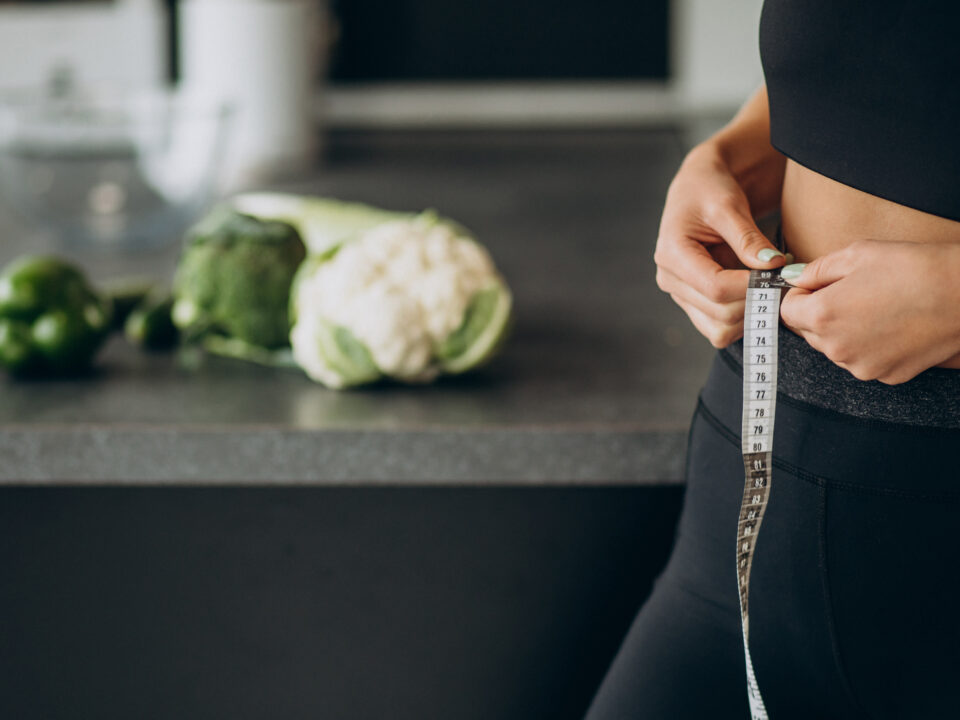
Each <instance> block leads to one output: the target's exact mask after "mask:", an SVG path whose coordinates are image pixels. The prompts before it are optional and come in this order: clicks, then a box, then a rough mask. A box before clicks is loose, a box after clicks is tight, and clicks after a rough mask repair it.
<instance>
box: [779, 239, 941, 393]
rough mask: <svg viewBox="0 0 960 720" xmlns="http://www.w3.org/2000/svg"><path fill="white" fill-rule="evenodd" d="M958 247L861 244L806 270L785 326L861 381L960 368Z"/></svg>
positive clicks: (898, 379) (786, 310) (787, 302)
mask: <svg viewBox="0 0 960 720" xmlns="http://www.w3.org/2000/svg"><path fill="white" fill-rule="evenodd" d="M958 277H960V243H908V242H888V241H881V240H860V241H858V242H855V243H853V244H852V245H849V246H847V247H845V248H843V249H842V250H838V251H836V252H832V253H829V254H827V255H824V256H822V257H820V258H817V259H816V260H814V261H813V262H811V263H809V264H807V265H806V267H805V268H804V269H803V272H802V273H801V275H800V276H799V277H798V278H796V279H795V280H791V281H790V282H791V283H792V284H793V285H795V286H796V288H795V289H793V290H790V291H789V292H788V293H787V294H786V297H785V298H784V300H783V304H782V305H781V307H780V312H781V315H782V316H783V320H784V322H785V323H786V325H787V326H788V327H790V328H791V329H792V330H793V331H794V332H796V333H799V334H800V335H802V336H803V337H804V338H805V339H806V341H807V342H808V343H810V345H812V346H813V347H814V348H816V349H817V350H819V351H820V352H822V353H823V354H824V355H826V356H827V357H828V358H830V360H832V361H833V362H835V363H836V364H837V365H839V366H840V367H842V368H846V369H847V370H849V371H850V372H851V373H852V374H853V375H854V376H855V377H857V378H859V379H860V380H880V381H881V382H884V383H887V384H891V385H892V384H897V383H902V382H906V381H907V380H909V379H911V378H912V377H914V376H915V375H917V374H919V373H921V372H923V371H924V370H926V369H927V368H930V367H933V366H935V365H943V366H945V367H960V357H958V355H960V282H958V281H957V278H958Z"/></svg>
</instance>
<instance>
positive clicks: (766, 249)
mask: <svg viewBox="0 0 960 720" xmlns="http://www.w3.org/2000/svg"><path fill="white" fill-rule="evenodd" d="M713 226H714V229H715V230H716V231H717V232H718V233H720V235H721V236H722V237H723V239H724V240H725V241H726V243H727V245H729V246H730V248H731V249H732V250H733V251H734V252H735V253H736V254H737V257H738V258H739V259H740V262H742V263H743V264H744V265H745V266H746V267H748V268H754V269H758V270H760V269H763V270H766V269H769V268H775V267H780V265H782V264H783V263H784V262H785V259H784V255H783V253H782V252H780V251H779V250H777V248H776V246H774V244H773V243H771V242H770V241H769V240H768V239H767V236H766V235H764V234H763V233H762V232H760V228H758V227H757V224H756V223H755V222H754V221H753V218H752V217H751V215H750V212H749V208H739V207H737V208H726V209H724V210H723V211H721V212H720V213H718V214H717V217H715V218H713Z"/></svg>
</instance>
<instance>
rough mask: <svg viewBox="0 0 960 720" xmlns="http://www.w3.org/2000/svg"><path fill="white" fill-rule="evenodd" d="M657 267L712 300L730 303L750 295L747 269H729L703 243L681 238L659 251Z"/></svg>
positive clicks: (666, 244) (670, 242)
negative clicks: (715, 258)
mask: <svg viewBox="0 0 960 720" xmlns="http://www.w3.org/2000/svg"><path fill="white" fill-rule="evenodd" d="M656 259H657V264H658V265H659V267H660V268H662V269H665V270H669V271H670V272H671V273H673V274H674V275H675V276H677V277H678V278H680V279H681V280H682V281H684V282H685V283H686V284H688V285H690V286H691V287H693V288H694V289H695V290H696V291H697V292H699V293H700V294H701V295H703V296H704V297H705V298H707V299H708V300H711V301H713V302H716V303H728V302H733V301H735V300H742V299H743V298H745V297H746V296H747V280H748V279H749V277H750V273H749V272H748V271H747V270H726V269H724V268H723V267H722V266H720V265H719V264H718V263H717V261H716V260H714V259H713V256H711V255H710V252H709V251H708V250H707V248H706V247H704V245H703V244H702V243H699V242H697V241H696V240H693V239H690V238H688V237H686V236H680V237H679V238H678V239H674V240H671V241H669V242H665V243H663V245H662V247H661V248H658V256H657V258H656Z"/></svg>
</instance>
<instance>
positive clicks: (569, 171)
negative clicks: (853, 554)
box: [0, 129, 712, 485]
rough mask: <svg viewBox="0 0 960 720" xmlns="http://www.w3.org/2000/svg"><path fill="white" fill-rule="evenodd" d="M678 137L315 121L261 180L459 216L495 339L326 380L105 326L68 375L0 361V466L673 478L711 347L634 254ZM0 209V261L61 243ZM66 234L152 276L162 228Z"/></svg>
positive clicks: (49, 477)
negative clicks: (137, 341)
mask: <svg viewBox="0 0 960 720" xmlns="http://www.w3.org/2000/svg"><path fill="white" fill-rule="evenodd" d="M682 152H683V144H682V142H681V136H680V135H679V134H678V133H677V132H676V131H674V130H672V129H663V130H645V131H618V132H595V133H591V132H577V133H573V132H560V131H551V132H543V133H528V132H524V133H506V132H499V133H466V134H457V133H449V134H444V133H436V132H431V133H426V132H423V133H417V132H407V133H394V134H386V133H354V134H351V133H337V134H334V135H333V136H332V137H331V138H330V143H329V147H328V151H327V158H326V159H325V162H324V163H323V165H322V168H321V169H320V170H319V171H318V172H317V174H316V176H315V177H311V178H307V179H304V180H302V181H298V182H288V183H285V184H282V185H279V186H277V188H278V189H282V190H291V191H301V192H313V193H319V194H328V195H333V196H338V197H342V198H345V199H356V200H361V201H365V202H370V203H374V204H378V205H383V206H385V207H390V208H396V209H418V208H423V207H437V208H440V209H442V211H443V212H444V213H445V214H448V215H450V216H452V217H455V218H457V219H458V220H460V221H461V222H463V223H464V224H465V225H467V226H468V227H470V228H471V229H473V230H474V231H475V232H476V233H477V235H478V237H479V238H480V239H481V240H482V241H483V242H485V243H486V244H487V245H488V247H489V248H490V251H491V252H492V254H493V256H494V258H495V260H496V262H497V264H498V266H499V267H500V268H501V270H502V271H503V273H504V275H505V276H506V278H507V280H508V282H509V283H510V285H511V287H512V288H513V290H514V294H515V307H516V322H515V326H514V330H513V335H512V337H511V339H510V341H509V343H508V344H507V345H506V347H505V349H504V352H503V353H502V355H501V356H499V357H498V358H497V359H496V360H495V361H494V362H493V363H492V364H491V365H489V366H488V367H487V368H485V369H483V370H481V371H479V372H477V373H475V374H473V375H469V376H465V377H462V378H448V379H444V380H442V381H441V382H438V383H437V384H435V385H432V386H427V387H417V388H411V387H403V386H399V385H381V386H377V387H373V388H369V389H363V390H355V391H350V392H334V391H330V390H327V389H325V388H323V387H321V386H319V385H317V384H314V383H312V382H310V381H309V380H308V379H307V378H306V377H305V376H304V375H302V374H301V373H299V372H297V371H293V370H275V369H265V368H261V367H257V366H252V365H247V364H244V363H241V362H237V361H231V360H225V359H219V358H210V359H208V360H206V361H205V362H204V363H203V364H202V365H201V366H200V367H199V368H187V367H185V366H183V365H182V363H180V362H178V361H177V360H176V358H175V357H174V356H173V355H146V354H141V353H139V352H137V351H134V350H133V349H132V348H130V347H129V346H127V345H126V344H125V343H124V342H123V341H122V339H119V338H117V339H115V340H113V341H111V343H110V344H109V346H108V347H107V348H106V350H105V352H104V353H103V355H102V356H101V358H100V362H99V363H98V366H97V369H96V370H95V371H94V372H93V373H92V374H91V375H90V376H89V377H85V378H82V379H75V380H69V381H31V382H12V381H8V380H5V381H2V384H0V398H2V400H0V457H2V458H3V462H2V463H0V482H2V483H5V484H48V483H49V484H62V483H68V484H70V483H78V484H257V485H264V484H287V485H289V484H307V485H309V484H313V485H366V484H372V485H377V484H402V485H409V484H468V485H469V484H490V483H492V484H503V485H541V484H547V485H549V484H573V485H591V484H603V485H606V484H673V483H678V482H680V481H681V479H682V467H683V459H684V445H685V436H686V428H687V423H688V421H689V418H690V415H691V412H692V410H693V407H694V403H695V399H696V393H697V389H698V387H699V384H700V383H701V381H702V379H703V378H704V377H705V374H706V370H707V367H708V365H709V362H710V359H711V356H712V351H711V348H710V347H709V345H708V344H707V343H706V342H705V341H703V340H702V338H700V336H699V335H698V334H697V333H696V332H695V330H694V329H693V328H692V327H691V326H690V325H689V323H687V322H686V319H685V316H684V315H683V313H682V312H680V310H679V309H677V308H676V307H675V306H674V305H673V304H672V303H671V301H670V299H669V298H668V297H666V296H664V295H663V294H662V293H660V292H659V291H658V289H657V288H656V284H655V282H654V271H653V265H652V262H651V256H652V253H653V248H654V243H655V239H656V234H657V225H658V221H659V213H660V209H661V205H662V202H663V197H664V193H665V191H666V187H667V184H668V182H669V180H670V177H671V176H672V174H673V172H674V171H675V169H676V167H677V165H678V164H679V162H680V159H681V157H682ZM2 222H3V224H2V225H0V227H3V228H4V229H5V231H4V240H3V242H2V243H0V261H2V262H6V261H7V260H9V259H10V258H11V257H13V256H14V255H16V254H19V253H20V252H24V251H26V250H27V249H31V250H34V251H35V250H38V249H52V250H54V251H57V252H64V249H63V248H58V247H56V246H55V245H54V244H53V243H52V242H51V241H49V240H47V241H45V240H44V239H42V238H35V237H33V238H30V236H28V235H27V234H25V233H24V232H23V231H22V228H18V225H17V221H16V220H15V219H13V218H12V217H8V216H7V215H5V216H4V217H3V218H2ZM14 238H16V239H14ZM23 238H29V239H28V240H27V239H23ZM66 252H67V254H70V255H72V256H74V257H75V258H76V259H78V260H79V261H81V262H82V263H83V264H84V265H85V266H86V267H87V268H88V269H90V271H91V272H92V274H94V275H96V276H106V275H112V274H117V273H135V272H145V271H148V272H152V273H154V274H157V275H161V276H167V275H169V272H170V271H171V269H172V267H173V263H174V259H175V255H176V248H174V247H170V248H167V249H164V250H160V251H153V252H149V253H143V254H140V255H129V256H115V255H110V256H108V255H106V254H104V253H102V252H94V251H92V250H89V249H82V248H75V249H67V250H66Z"/></svg>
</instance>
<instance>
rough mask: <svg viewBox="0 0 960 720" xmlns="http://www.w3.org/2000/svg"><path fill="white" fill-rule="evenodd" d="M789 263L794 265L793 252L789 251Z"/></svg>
mask: <svg viewBox="0 0 960 720" xmlns="http://www.w3.org/2000/svg"><path fill="white" fill-rule="evenodd" d="M786 257H787V265H793V253H787V256H786Z"/></svg>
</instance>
